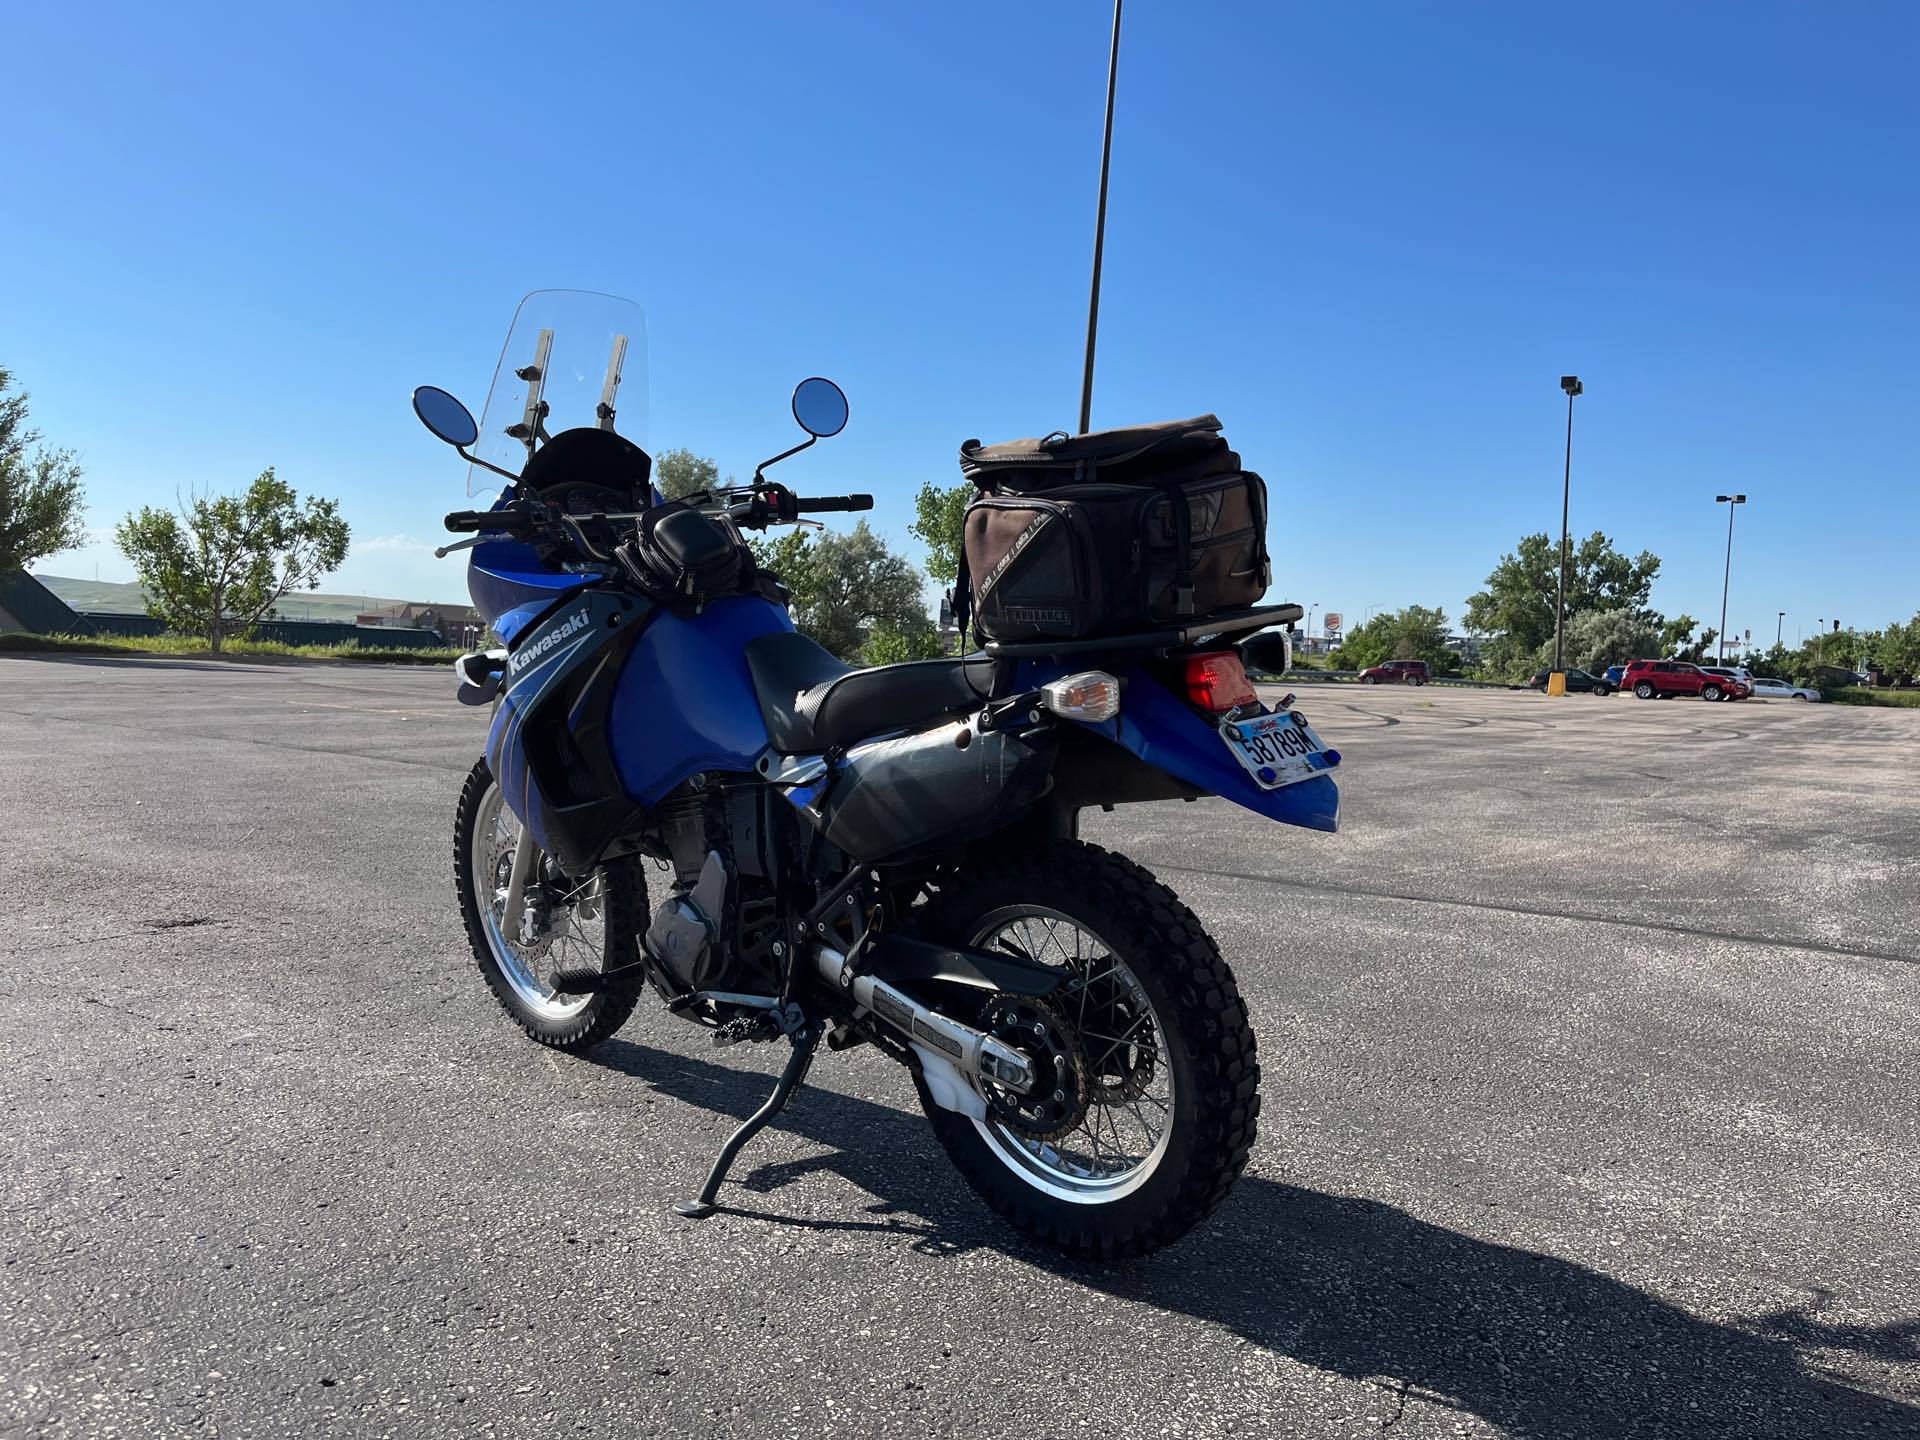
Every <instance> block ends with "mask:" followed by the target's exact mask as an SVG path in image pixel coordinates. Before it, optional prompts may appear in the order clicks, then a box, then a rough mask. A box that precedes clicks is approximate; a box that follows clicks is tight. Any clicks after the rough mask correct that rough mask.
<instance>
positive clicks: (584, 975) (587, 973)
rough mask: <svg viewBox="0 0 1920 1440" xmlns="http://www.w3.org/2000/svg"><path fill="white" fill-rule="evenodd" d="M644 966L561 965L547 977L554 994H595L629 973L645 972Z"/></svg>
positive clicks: (611, 985) (624, 977)
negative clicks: (601, 967) (602, 967)
mask: <svg viewBox="0 0 1920 1440" xmlns="http://www.w3.org/2000/svg"><path fill="white" fill-rule="evenodd" d="M646 968H647V967H646V966H645V965H644V964H642V965H622V966H620V967H619V968H618V969H614V970H592V969H589V968H588V967H587V966H585V965H562V966H560V967H559V968H558V969H556V970H555V971H554V972H553V974H552V975H550V976H548V977H547V983H548V984H550V985H551V986H553V993H554V994H556V995H595V994H598V993H599V992H600V991H602V990H611V989H612V988H613V987H614V986H615V985H616V984H617V983H619V982H620V981H622V980H625V979H626V978H627V977H628V976H630V975H640V974H643V973H645V971H646Z"/></svg>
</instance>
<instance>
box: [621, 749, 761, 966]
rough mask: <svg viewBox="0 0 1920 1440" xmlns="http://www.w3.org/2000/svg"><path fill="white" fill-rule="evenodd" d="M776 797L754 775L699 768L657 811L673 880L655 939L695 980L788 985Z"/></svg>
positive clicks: (652, 944)
mask: <svg viewBox="0 0 1920 1440" xmlns="http://www.w3.org/2000/svg"><path fill="white" fill-rule="evenodd" d="M768 798H769V797H768V792H767V791H766V789H765V788H764V787H763V786H760V785H757V784H754V783H752V782H751V781H746V780H733V779H730V778H729V779H722V778H720V777H716V776H709V775H696V776H694V777H693V778H692V779H691V780H689V781H687V782H686V783H685V784H683V785H681V786H680V787H679V788H678V789H676V790H675V791H674V792H673V793H672V794H671V795H669V796H668V797H667V798H666V799H665V800H663V801H661V803H660V805H659V806H658V807H657V808H656V810H655V812H654V823H655V826H656V830H657V837H656V838H657V844H658V850H659V853H661V854H662V855H663V856H664V858H665V859H666V860H667V861H668V863H669V864H671V865H672V867H673V888H672V891H671V892H670V893H669V894H668V896H667V898H666V899H665V900H664V901H663V902H662V903H661V904H660V905H659V907H658V908H657V909H655V911H654V912H653V923H652V924H651V925H649V926H648V927H647V934H646V940H645V944H646V947H647V953H648V954H649V955H651V956H653V958H654V959H656V960H658V961H659V962H660V963H661V964H662V965H664V966H665V967H666V968H667V970H668V971H669V972H671V973H672V975H673V976H674V978H675V979H676V980H678V981H679V982H680V983H681V984H682V985H684V986H686V987H687V988H688V989H690V990H725V991H733V992H736V993H743V994H751V995H774V994H777V993H778V991H779V988H780V975H779V971H778V969H777V967H776V965H775V963H774V955H773V942H774V940H775V939H777V938H778V932H777V926H776V920H777V915H776V907H775V905H774V899H773V887H772V884H771V882H770V880H769V876H770V875H771V874H772V873H773V869H774V867H773V865H772V863H771V862H772V858H773V857H772V850H771V842H770V839H769V836H768V834H767V830H768V825H767V821H768V818H769V817H768V807H767V803H766V802H767V800H768Z"/></svg>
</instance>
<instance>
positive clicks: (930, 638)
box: [860, 623, 947, 665]
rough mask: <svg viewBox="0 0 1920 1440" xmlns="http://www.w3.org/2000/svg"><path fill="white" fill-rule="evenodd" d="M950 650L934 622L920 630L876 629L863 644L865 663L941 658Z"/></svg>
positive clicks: (897, 662) (863, 662) (880, 663)
mask: <svg viewBox="0 0 1920 1440" xmlns="http://www.w3.org/2000/svg"><path fill="white" fill-rule="evenodd" d="M946 653H947V647H946V642H945V641H944V640H943V639H942V638H941V635H940V632H939V631H938V630H936V629H934V627H933V625H932V624H931V623H928V624H927V625H926V626H924V627H922V628H921V629H918V630H904V631H903V630H894V629H890V628H888V627H886V626H881V627H879V628H877V629H875V630H874V631H873V632H872V633H871V634H870V635H868V636H867V643H866V644H865V645H863V646H862V647H861V648H860V663H861V664H863V665H898V664H899V663H900V662H901V661H903V660H937V659H939V658H940V657H941V656H942V655H944V654H946Z"/></svg>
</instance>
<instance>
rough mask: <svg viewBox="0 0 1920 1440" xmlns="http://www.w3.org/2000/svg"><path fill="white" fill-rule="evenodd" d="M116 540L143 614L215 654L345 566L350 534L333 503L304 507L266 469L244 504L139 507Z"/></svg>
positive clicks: (207, 501)
mask: <svg viewBox="0 0 1920 1440" xmlns="http://www.w3.org/2000/svg"><path fill="white" fill-rule="evenodd" d="M114 540H115V542H116V543H118V545H119V546H120V549H121V551H122V553H124V554H125V555H126V557H127V558H128V559H129V560H131V561H132V562H133V569H134V574H135V575H136V576H137V577H138V578H139V581H140V586H141V588H142V589H143V590H145V591H146V593H147V612H148V613H149V614H151V615H154V616H156V617H158V618H159V619H161V620H164V621H166V622H167V624H168V625H170V626H172V627H173V628H174V629H176V630H179V631H182V632H187V633H193V634H200V635H205V636H206V637H207V646H208V648H209V649H211V650H215V651H218V650H219V649H220V648H221V645H222V644H223V643H224V642H225V641H226V640H228V639H230V638H236V637H240V636H244V635H246V634H247V633H248V632H250V631H251V630H252V629H253V627H254V626H255V625H257V624H259V623H260V621H262V620H264V619H266V618H267V617H268V616H270V615H272V613H273V607H274V605H275V603H276V602H278V601H279V600H280V599H281V598H282V597H284V596H285V595H286V594H287V593H288V592H289V591H292V590H295V589H300V588H305V589H308V590H315V589H318V588H319V586H320V579H321V577H322V576H324V575H326V574H328V573H329V572H331V571H334V570H337V569H339V568H340V562H341V561H343V560H345V559H346V558H347V540H348V530H347V522H346V521H345V520H343V519H341V518H340V507H339V504H338V502H336V501H333V500H323V499H321V498H319V497H318V496H309V497H308V499H307V501H306V503H305V504H302V503H301V502H300V497H299V496H298V495H297V494H295V493H294V490H293V487H292V486H290V485H288V484H286V483H285V482H284V481H282V480H279V479H278V478H276V477H275V475H274V473H273V471H272V470H271V469H268V470H266V471H264V472H262V474H261V475H260V478H259V479H257V480H255V481H254V482H253V484H251V485H249V486H248V487H247V490H246V493H245V494H244V495H237V496H236V495H221V496H217V497H213V498H208V497H206V496H196V497H195V498H194V499H193V500H191V501H190V502H187V503H186V504H184V505H183V506H182V508H181V510H180V512H179V513H178V514H175V513H174V512H173V511H171V510H154V509H150V508H146V507H142V508H141V509H140V510H139V511H138V512H137V513H135V514H131V515H129V516H127V518H126V519H125V520H122V521H121V522H120V524H119V526H118V527H117V528H116V529H115V531H114Z"/></svg>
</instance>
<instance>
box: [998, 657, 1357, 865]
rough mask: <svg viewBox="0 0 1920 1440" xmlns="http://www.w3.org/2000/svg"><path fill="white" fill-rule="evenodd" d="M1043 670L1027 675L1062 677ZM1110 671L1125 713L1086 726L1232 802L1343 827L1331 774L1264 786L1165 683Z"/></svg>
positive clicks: (1274, 816)
mask: <svg viewBox="0 0 1920 1440" xmlns="http://www.w3.org/2000/svg"><path fill="white" fill-rule="evenodd" d="M1039 668H1040V667H1034V672H1030V673H1029V674H1024V675H1023V676H1022V677H1021V678H1022V681H1023V682H1024V683H1025V684H1028V685H1033V686H1038V685H1040V684H1044V683H1045V682H1046V681H1047V680H1052V679H1056V678H1058V674H1057V673H1047V674H1044V675H1041V674H1038V673H1036V672H1038V670H1039ZM1048 669H1049V670H1056V669H1057V667H1048ZM1113 673H1115V674H1117V675H1118V676H1119V678H1120V681H1121V685H1122V689H1121V692H1120V713H1119V714H1118V715H1116V716H1115V717H1114V718H1113V719H1111V720H1108V721H1105V722H1103V723H1101V724H1098V725H1092V724H1088V725H1086V726H1085V728H1086V729H1088V730H1091V731H1093V732H1094V733H1095V734H1096V735H1104V736H1105V737H1106V738H1107V739H1109V740H1111V741H1113V742H1114V743H1115V744H1117V745H1121V746H1124V747H1125V748H1126V749H1128V750H1131V751H1132V752H1133V753H1134V755H1136V756H1137V757H1139V759H1141V760H1142V761H1144V762H1145V763H1146V764H1148V765H1151V766H1153V767H1154V769H1156V770H1164V771H1165V772H1166V773H1167V774H1169V775H1172V776H1175V777H1177V778H1178V779H1181V780H1184V781H1186V782H1187V783H1188V784H1189V785H1192V786H1194V787H1195V788H1196V789H1200V790H1205V791H1207V792H1208V793H1209V794H1213V795H1218V796H1220V797H1221V798H1222V799H1223V800H1231V801H1232V802H1233V803H1234V804H1236V805H1240V806H1244V807H1245V808H1246V809H1248V810H1251V811H1253V812H1254V813H1255V814H1256V815H1264V816H1266V817H1267V818H1268V819H1269V820H1278V821H1280V822H1282V823H1283V824H1287V825H1300V826H1304V827H1305V828H1306V829H1309V830H1326V831H1329V832H1331V831H1334V830H1338V829H1339V828H1340V790H1339V787H1338V786H1336V785H1335V784H1334V783H1333V777H1332V776H1329V775H1321V776H1317V777H1315V778H1314V779H1312V780H1302V781H1301V782H1300V783H1299V784H1297V785H1286V786H1283V787H1281V788H1280V789H1278V790H1264V789H1262V788H1261V787H1260V786H1258V785H1256V784H1254V782H1253V780H1252V778H1251V777H1249V776H1248V774H1247V772H1246V771H1244V770H1242V769H1241V768H1240V765H1239V762H1238V761H1236V760H1235V759H1234V758H1233V756H1232V755H1231V754H1230V753H1228V750H1227V746H1226V742H1225V741H1223V740H1222V739H1221V738H1220V736H1219V734H1218V733H1217V732H1216V731H1215V730H1214V728H1213V727H1212V726H1211V725H1209V724H1207V723H1206V721H1204V720H1202V719H1201V718H1200V717H1199V716H1198V715H1196V714H1195V713H1194V712H1193V711H1192V710H1191V709H1190V708H1188V706H1187V705H1186V704H1185V703H1184V702H1182V701H1181V700H1180V699H1179V698H1178V697H1176V696H1175V695H1174V694H1173V693H1172V692H1170V691H1169V690H1168V689H1167V687H1166V686H1164V685H1162V684H1161V683H1160V682H1159V681H1158V680H1156V679H1154V677H1153V676H1151V675H1149V674H1148V673H1147V672H1146V671H1144V670H1142V669H1140V668H1139V667H1137V666H1128V667H1125V668H1119V669H1116V670H1115V671H1114V672H1113ZM1076 723H1084V722H1076Z"/></svg>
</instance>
